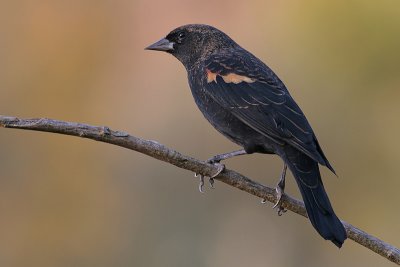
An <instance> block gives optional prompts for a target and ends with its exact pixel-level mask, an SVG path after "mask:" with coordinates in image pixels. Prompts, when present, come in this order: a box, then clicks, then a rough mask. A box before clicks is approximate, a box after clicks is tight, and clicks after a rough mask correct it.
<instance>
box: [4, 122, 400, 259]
mask: <svg viewBox="0 0 400 267" xmlns="http://www.w3.org/2000/svg"><path fill="white" fill-rule="evenodd" d="M0 126H1V127H4V128H17V129H25V130H34V131H42V132H52V133H58V134H66V135H73V136H78V137H83V138H88V139H92V140H96V141H100V142H105V143H109V144H112V145H117V146H121V147H124V148H127V149H130V150H134V151H137V152H140V153H143V154H145V155H148V156H150V157H153V158H155V159H158V160H162V161H165V162H168V163H170V164H172V165H175V166H177V167H179V168H182V169H186V170H189V171H192V172H196V173H199V174H202V175H205V176H211V175H212V174H213V173H215V172H216V171H217V167H215V166H214V165H212V164H208V163H206V162H204V161H201V160H198V159H195V158H191V157H188V156H185V155H183V154H181V153H179V152H177V151H175V150H173V149H170V148H168V147H166V146H164V145H162V144H160V143H157V142H155V141H150V140H144V139H140V138H138V137H135V136H132V135H129V134H128V133H125V132H121V131H113V130H111V129H110V128H108V127H106V126H91V125H87V124H81V123H74V122H64V121H58V120H51V119H45V118H41V119H19V118H15V117H7V116H1V115H0ZM215 179H216V180H219V181H221V182H223V183H226V184H228V185H231V186H233V187H236V188H238V189H240V190H242V191H245V192H247V193H249V194H252V195H254V196H257V197H259V198H262V199H266V200H268V201H270V202H272V203H275V202H276V193H275V190H274V189H272V188H269V187H266V186H264V185H261V184H259V183H257V182H255V181H252V180H250V179H249V178H247V177H245V176H243V175H241V174H240V173H237V172H235V171H232V170H229V169H225V170H224V171H223V172H222V173H221V174H219V175H218V176H217V177H216V178H215ZM282 206H283V207H284V208H286V209H288V210H291V211H293V212H295V213H297V214H300V215H302V216H304V217H307V213H306V211H305V208H304V204H303V202H301V201H299V200H297V199H294V198H292V197H290V196H288V195H284V196H283V197H282ZM342 223H343V225H344V227H345V228H346V232H347V235H348V237H349V238H350V239H351V240H353V241H355V242H357V243H359V244H360V245H363V246H364V247H366V248H368V249H370V250H372V251H374V252H375V253H378V254H379V255H381V256H383V257H385V258H387V259H388V260H390V261H392V262H394V263H397V264H399V265H400V250H399V249H398V248H396V247H394V246H392V245H390V244H388V243H386V242H384V241H382V240H380V239H378V238H376V237H374V236H372V235H370V234H368V233H366V232H364V231H362V230H360V229H358V228H357V227H355V226H353V225H351V224H349V223H347V222H345V221H342Z"/></svg>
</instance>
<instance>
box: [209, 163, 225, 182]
mask: <svg viewBox="0 0 400 267" xmlns="http://www.w3.org/2000/svg"><path fill="white" fill-rule="evenodd" d="M214 165H215V166H218V170H217V171H216V172H215V173H214V174H213V175H211V177H210V179H212V178H215V177H217V176H218V175H219V174H220V173H221V172H222V171H223V170H224V169H225V165H224V164H221V163H214Z"/></svg>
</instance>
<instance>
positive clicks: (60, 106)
mask: <svg viewBox="0 0 400 267" xmlns="http://www.w3.org/2000/svg"><path fill="white" fill-rule="evenodd" d="M0 20H1V23H0V61H1V64H0V93H1V97H0V114H3V115H9V116H21V117H49V118H55V119H60V120H67V121H75V122H83V123H88V124H93V125H107V126H109V127H111V128H112V129H119V130H124V131H127V132H129V133H132V134H134V135H136V136H138V137H142V138H146V139H152V140H157V141H158V142H160V143H163V144H165V145H167V146H169V147H171V148H174V149H176V150H178V151H180V152H182V153H185V154H187V155H190V156H193V157H197V158H200V159H207V158H209V157H210V156H212V155H215V154H218V153H222V152H227V151H230V150H233V149H237V147H236V146H235V145H234V144H232V143H230V142H229V141H227V140H226V139H225V138H224V137H222V136H220V135H219V134H218V133H217V132H216V131H215V130H214V129H213V128H212V127H211V126H210V125H209V124H208V123H207V122H206V120H205V119H204V118H203V117H202V115H201V114H200V112H199V111H198V110H197V107H196V106H195V103H194V101H193V99H192V96H191V93H190V90H189V89H188V85H187V81H186V72H185V70H184V68H183V66H182V65H181V64H180V63H179V62H178V61H177V60H176V59H174V58H173V57H172V56H170V55H167V54H163V53H159V52H150V51H145V50H143V49H144V47H146V46H147V45H149V44H151V43H153V42H154V41H157V40H159V39H160V38H161V37H163V36H165V35H166V34H167V33H168V32H169V31H170V30H172V29H173V28H175V27H177V26H180V25H182V24H187V23H206V24H211V25H214V26H216V27H217V28H220V29H221V30H223V31H224V32H226V33H227V34H229V35H230V36H231V37H232V38H233V39H234V40H236V41H237V42H238V43H239V44H241V45H242V46H243V47H245V48H246V49H248V50H250V51H251V52H253V53H254V54H255V55H257V56H258V57H259V58H261V59H262V60H263V61H264V62H266V63H267V64H268V65H269V66H270V67H271V68H272V69H274V70H275V72H276V73H277V74H278V75H279V76H280V78H281V79H282V80H283V81H284V82H285V84H286V85H287V87H288V88H289V90H290V91H291V93H292V95H293V97H294V98H295V99H296V101H297V102H298V103H299V105H300V106H301V107H302V109H303V111H304V112H305V114H306V115H307V117H308V119H309V121H310V122H311V124H312V126H313V128H314V130H315V132H316V133H317V136H318V138H319V140H320V143H321V144H322V147H323V149H324V151H325V154H326V155H327V157H328V158H329V160H330V162H331V163H332V164H333V166H334V167H335V169H336V171H337V173H338V176H339V178H336V177H335V176H334V175H333V174H331V173H330V172H329V171H327V170H326V168H323V170H322V172H323V176H324V177H323V178H324V181H325V185H326V188H327V190H328V193H329V195H330V199H331V201H332V203H333V205H334V208H335V210H336V212H337V214H338V216H339V217H340V218H342V219H343V220H345V221H348V222H350V223H351V224H353V225H355V226H358V227H360V228H361V229H363V230H365V231H367V232H368V233H370V234H373V235H375V236H377V237H379V238H381V239H383V240H385V241H387V242H389V243H391V244H393V245H395V246H397V247H399V246H400V231H399V225H400V213H399V202H400V197H399V188H400V179H399V176H400V170H399V168H398V166H399V162H400V154H399V153H398V151H399V150H400V141H399V139H398V138H397V133H398V132H399V131H400V122H399V116H400V105H399V102H400V90H399V86H400V75H399V66H400V53H399V47H400V2H399V1H394V0H383V1H378V2H376V1H361V0H358V1H356V0H352V1H348V0H346V1H345V0H340V1H330V2H327V1H304V0H303V1H300V0H289V1H272V0H270V1H241V2H239V1H237V2H236V3H233V2H232V1H218V2H217V1H209V0H205V1H178V0H169V1H159V2H158V3H156V2H154V1H144V0H143V1H139V0H138V1H106V0H99V1H42V0H40V1H23V0H18V1H1V2H0ZM226 164H227V166H228V167H229V168H232V169H235V170H237V171H239V172H241V173H243V174H245V175H248V176H249V177H251V178H253V179H255V180H257V181H260V182H261V183H263V184H266V185H269V186H275V184H276V182H277V181H278V177H279V174H280V170H281V167H282V162H281V160H280V159H279V158H277V157H276V156H268V155H251V156H243V157H240V158H237V159H233V160H230V161H228V162H226ZM197 185H198V181H197V179H195V178H194V177H193V174H192V173H190V172H188V171H185V170H181V169H177V168H175V167H173V166H170V165H168V164H166V163H162V162H160V161H156V160H154V159H151V158H149V157H146V156H143V155H141V154H138V153H135V152H132V151H128V150H125V149H122V148H119V147H116V146H111V145H107V144H103V143H97V142H93V141H90V140H85V139H81V138H74V137H68V136H61V135H55V134H48V133H39V132H28V131H21V130H7V129H0V237H1V238H0V265H1V266H31V267H35V266H40V267H45V266H61V267H62V266H308V267H310V266H327V267H328V266H366V265H367V266H391V265H392V264H391V263H390V262H389V261H387V260H386V259H384V258H382V257H380V256H378V255H377V254H375V253H373V252H371V251H370V250H367V249H365V248H363V247H361V246H360V245H358V244H355V243H354V242H353V241H350V240H349V241H347V242H346V243H345V244H344V246H343V248H342V249H341V250H338V249H337V248H336V247H335V246H334V245H333V244H331V243H330V242H326V241H324V240H323V239H322V238H320V236H319V235H318V234H317V233H316V232H315V231H314V229H313V228H312V226H311V224H310V223H309V221H308V220H306V219H305V218H303V217H300V216H298V215H294V214H293V213H291V212H288V213H286V214H285V215H284V216H282V217H278V216H277V215H276V212H275V211H273V210H272V204H270V203H268V204H261V203H260V199H257V198H255V197H253V196H251V195H249V194H246V193H243V192H241V191H238V190H236V189H234V188H231V187H228V186H226V185H223V184H221V183H218V182H217V183H216V189H215V190H209V189H208V188H207V189H206V193H205V194H200V193H199V192H198V190H197ZM287 192H288V193H289V194H291V195H293V196H295V197H299V193H298V190H297V188H296V186H295V185H294V183H293V179H292V177H291V176H290V177H289V178H288V186H287Z"/></svg>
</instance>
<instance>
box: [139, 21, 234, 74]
mask: <svg viewBox="0 0 400 267" xmlns="http://www.w3.org/2000/svg"><path fill="white" fill-rule="evenodd" d="M235 46H237V44H236V43H235V42H234V41H233V40H232V39H231V38H230V37H229V36H227V35H226V34H225V33H223V32H221V31H220V30H218V29H216V28H214V27H211V26H208V25H202V24H189V25H184V26H181V27H178V28H176V29H175V30H173V31H171V32H170V33H169V34H168V35H167V36H166V37H165V38H162V39H161V40H159V41H158V42H155V43H154V44H152V45H150V46H148V47H146V48H145V49H147V50H157V51H164V52H167V53H170V54H172V55H173V56H175V57H176V58H177V59H178V60H179V61H181V62H182V64H183V65H184V66H185V67H186V69H190V68H191V67H192V66H193V65H194V64H196V62H199V60H201V59H205V58H206V57H207V56H209V55H211V54H212V53H214V52H215V51H217V50H219V49H223V48H230V47H235Z"/></svg>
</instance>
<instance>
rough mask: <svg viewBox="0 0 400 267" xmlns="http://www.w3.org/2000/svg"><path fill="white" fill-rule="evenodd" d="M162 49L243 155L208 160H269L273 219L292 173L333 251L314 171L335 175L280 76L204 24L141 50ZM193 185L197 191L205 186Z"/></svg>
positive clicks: (330, 222)
mask: <svg viewBox="0 0 400 267" xmlns="http://www.w3.org/2000/svg"><path fill="white" fill-rule="evenodd" d="M145 49H146V50H156V51H163V52H166V53H168V54H171V55H172V56H174V57H175V58H177V59H178V60H179V61H180V62H181V63H182V64H183V66H184V67H185V69H186V71H187V75H188V81H189V87H190V89H191V92H192V95H193V98H194V101H195V103H196V104H197V106H198V108H199V109H200V111H201V112H202V114H203V115H204V117H205V118H206V119H207V120H208V122H209V123H210V124H211V125H212V126H213V127H214V128H215V129H216V130H217V131H218V132H220V133H221V134H222V135H224V136H225V137H227V138H228V139H229V140H231V141H232V142H234V143H236V144H237V145H239V146H240V147H242V149H240V150H237V151H233V152H229V153H224V154H220V155H216V156H214V157H212V158H210V159H209V160H208V162H209V163H212V164H216V165H217V166H218V172H217V173H216V174H215V175H212V177H210V184H211V185H212V184H213V179H212V178H214V177H215V176H217V175H218V174H219V173H220V172H221V171H223V169H224V165H222V164H220V162H221V161H222V160H225V159H228V158H231V157H235V156H239V155H246V154H252V153H262V154H276V155H278V156H279V157H280V158H281V159H282V160H283V163H284V164H283V169H282V173H281V175H280V179H279V182H278V184H277V186H276V192H277V196H278V201H277V202H276V204H275V206H274V207H278V214H279V215H281V214H282V212H284V211H285V210H284V209H283V208H282V207H281V205H280V204H281V198H282V195H283V194H284V188H285V177H286V170H287V168H289V170H290V171H291V172H292V174H293V176H294V178H295V180H296V183H297V185H298V187H299V190H300V193H301V196H302V198H303V200H304V204H305V208H306V211H307V215H308V218H309V220H310V221H311V224H312V226H313V227H314V228H315V230H316V231H317V232H318V233H319V234H320V235H321V236H322V237H323V238H324V239H325V240H330V241H332V242H333V244H335V245H336V246H337V247H339V248H340V247H342V244H343V243H344V241H345V240H346V238H347V235H346V231H345V229H344V227H343V224H342V223H341V221H340V220H339V218H338V217H337V216H336V214H335V212H334V210H333V208H332V205H331V203H330V201H329V198H328V195H327V193H326V191H325V188H324V185H323V182H322V179H321V174H320V170H319V165H322V166H326V167H327V168H328V169H329V170H331V171H332V172H333V173H334V174H336V173H335V170H334V169H333V167H332V166H331V164H330V163H329V161H328V159H327V158H326V156H325V155H324V153H323V151H322V149H321V146H320V145H319V143H318V140H317V137H316V135H315V133H314V131H313V130H312V128H311V126H310V124H309V122H308V120H307V118H306V117H305V115H304V113H303V111H302V110H301V109H300V107H299V106H298V105H297V103H296V102H295V101H294V99H293V98H292V96H291V95H290V93H289V91H288V89H287V88H286V86H285V85H284V83H283V82H282V81H281V80H280V79H279V77H278V76H277V75H276V74H275V73H274V72H273V71H272V69H271V68H269V67H268V66H267V65H266V64H265V63H263V62H262V61H261V60H260V59H258V58H257V57H256V56H254V55H253V54H252V53H250V52H249V51H247V50H245V49H244V48H242V47H241V46H240V45H239V44H237V43H236V42H235V41H234V40H232V39H231V38H230V37H229V36H228V35H227V34H225V33H224V32H222V31H220V30H218V29H217V28H215V27H213V26H209V25H205V24H188V25H183V26H180V27H178V28H176V29H174V30H172V31H171V32H170V33H168V34H167V35H166V36H165V37H163V38H162V39H160V40H159V41H157V42H155V43H153V44H152V45H150V46H148V47H146V48H145ZM202 178H203V177H202V176H201V182H200V189H202V186H203V184H204V181H203V180H202Z"/></svg>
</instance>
